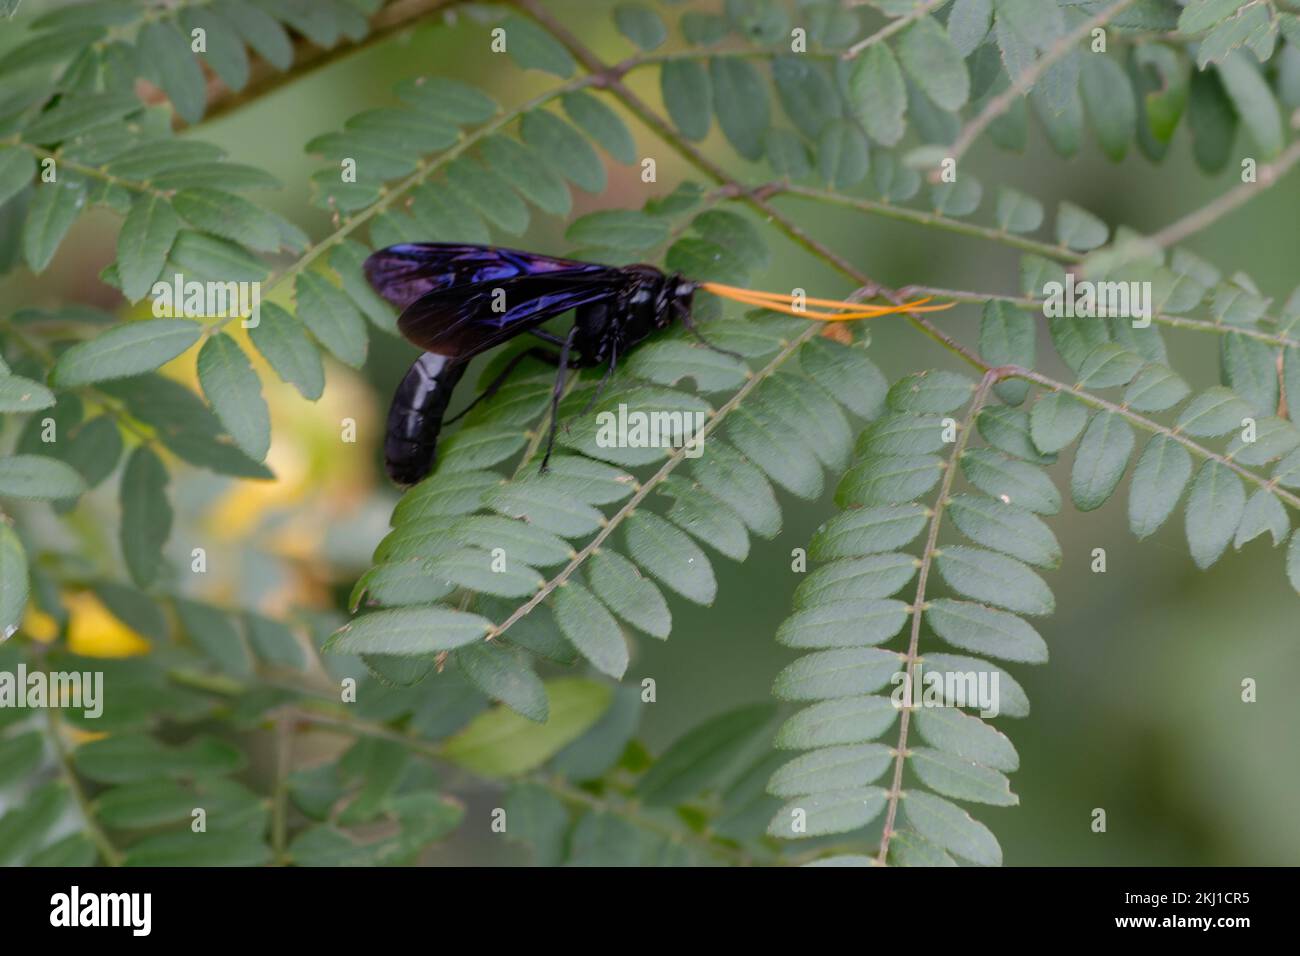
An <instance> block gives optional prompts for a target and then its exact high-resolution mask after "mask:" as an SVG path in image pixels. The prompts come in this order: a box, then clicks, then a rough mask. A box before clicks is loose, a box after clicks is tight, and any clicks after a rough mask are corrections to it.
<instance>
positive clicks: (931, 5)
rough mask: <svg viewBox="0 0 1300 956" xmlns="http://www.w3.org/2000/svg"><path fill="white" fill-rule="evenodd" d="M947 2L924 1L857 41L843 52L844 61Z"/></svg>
mask: <svg viewBox="0 0 1300 956" xmlns="http://www.w3.org/2000/svg"><path fill="white" fill-rule="evenodd" d="M947 2H948V0H925V2H924V3H922V4H920V5H918V6H917V7H916V9H914V10H912V11H911V12H909V13H908V14H907V15H906V16H902V17H899V18H898V19H897V20H893V21H891V22H890V23H888V24H887V25H885V26H883V27H881V28H880V29H879V30H877V31H876V32H875V33H873V34H871V36H869V37H866V38H865V39H862V40H859V41H858V42H857V43H855V44H853V46H851V47H849V48H848V49H847V50H845V51H844V59H846V60H851V59H853V58H854V57H855V56H857V55H858V54H859V53H861V52H862V51H863V50H865V49H867V47H870V46H874V45H875V44H877V43H880V42H881V41H883V40H888V39H889V38H890V37H892V36H893V35H894V34H895V33H898V32H899V31H900V30H902V29H904V28H906V27H909V26H911V25H912V24H913V23H915V22H916V21H917V20H920V19H921V18H922V17H924V16H927V15H928V14H929V13H930V11H931V10H934V9H935V8H936V7H941V6H943V5H944V4H945V3H947Z"/></svg>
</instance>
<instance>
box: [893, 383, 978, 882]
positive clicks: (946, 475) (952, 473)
mask: <svg viewBox="0 0 1300 956" xmlns="http://www.w3.org/2000/svg"><path fill="white" fill-rule="evenodd" d="M998 377H999V373H998V370H997V369H990V370H989V371H987V372H985V373H984V377H983V378H982V379H980V383H979V387H978V388H976V389H975V394H974V397H973V398H972V399H971V405H970V411H969V412H967V413H966V421H965V422H964V423H963V425H962V428H961V432H960V434H959V435H958V437H957V441H955V442H954V443H953V446H952V452H951V453H950V454H949V456H948V462H947V464H946V465H945V467H944V470H943V481H942V482H941V483H940V485H939V492H938V494H937V495H936V497H935V502H934V510H933V511H932V512H931V513H930V532H929V534H928V535H927V537H926V540H925V550H924V551H923V552H922V553H921V568H920V571H919V572H918V575H917V579H916V599H915V600H914V601H913V602H912V609H911V613H912V632H911V636H910V637H909V638H908V642H907V656H906V657H905V658H904V660H906V662H907V679H906V681H904V683H903V688H904V690H905V691H906V692H907V701H906V702H905V703H904V705H903V707H902V708H900V709H901V711H902V713H900V714H899V717H898V746H897V747H896V748H895V749H894V777H893V782H892V783H891V784H890V787H889V791H888V797H887V801H888V802H887V803H886V809H885V826H884V829H883V830H882V831H881V833H880V851H879V853H878V854H877V856H876V865H877V866H884V865H885V863H886V860H887V859H888V857H889V841H890V840H891V839H892V838H893V835H894V821H895V819H896V817H897V814H898V801H899V798H900V797H901V796H902V793H903V766H904V765H905V764H906V762H907V734H908V730H909V728H910V726H911V717H912V704H911V701H912V681H913V680H914V679H915V674H916V662H917V660H918V657H917V650H918V649H919V647H920V644H921V616H922V614H923V612H924V611H925V595H926V590H925V589H926V585H927V584H928V583H929V579H930V568H931V567H932V566H933V565H934V556H935V553H936V550H937V549H938V546H939V527H940V525H941V524H942V523H943V513H944V510H945V508H946V507H947V503H948V499H949V496H950V495H951V494H952V485H953V481H954V479H955V477H956V475H957V463H958V462H959V461H960V460H961V456H962V452H964V451H965V450H966V443H967V442H968V441H969V439H970V435H971V432H973V431H974V430H975V419H976V417H977V416H978V415H979V413H980V409H982V408H983V407H984V402H985V400H986V399H987V398H988V393H989V389H990V388H991V387H992V386H993V383H994V382H995V381H997V379H998Z"/></svg>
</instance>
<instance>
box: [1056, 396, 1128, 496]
mask: <svg viewBox="0 0 1300 956" xmlns="http://www.w3.org/2000/svg"><path fill="white" fill-rule="evenodd" d="M1135 441H1136V437H1135V436H1134V434H1133V429H1132V427H1130V425H1129V424H1128V422H1126V421H1124V419H1123V418H1121V417H1120V416H1119V415H1115V414H1112V413H1110V412H1098V413H1097V414H1096V415H1094V416H1093V417H1092V421H1091V422H1089V423H1088V428H1087V431H1085V432H1084V433H1083V440H1082V441H1080V442H1079V450H1078V452H1077V453H1076V454H1075V457H1074V470H1073V471H1072V472H1071V475H1070V494H1071V496H1072V497H1073V499H1074V505H1075V507H1076V508H1078V509H1079V510H1080V511H1093V510H1095V509H1097V508H1100V507H1101V506H1102V505H1103V504H1105V503H1106V500H1107V499H1108V498H1110V496H1111V495H1112V494H1114V493H1115V488H1116V486H1118V485H1119V480H1120V479H1121V478H1122V477H1124V469H1125V468H1126V467H1127V466H1128V460H1129V456H1130V455H1132V454H1133V445H1134V443H1135Z"/></svg>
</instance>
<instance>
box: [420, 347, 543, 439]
mask: <svg viewBox="0 0 1300 956" xmlns="http://www.w3.org/2000/svg"><path fill="white" fill-rule="evenodd" d="M526 358H535V359H537V360H538V361H539V362H545V363H546V364H547V365H558V364H559V361H560V357H559V356H558V355H556V354H555V353H554V352H548V351H547V350H546V349H544V348H541V347H540V346H539V347H538V348H535V349H528V350H527V351H525V352H520V353H519V354H518V355H516V356H514V357H513V358H511V359H510V361H509V362H507V363H506V367H505V368H503V369H502V370H501V374H500V375H498V376H497V377H496V378H494V379H493V380H492V381H491V383H489V384H488V387H487V388H485V389H483V391H482V393H481V394H479V395H478V396H477V397H476V398H475V399H474V401H472V402H470V403H469V404H468V405H466V406H465V407H464V408H462V409H461V410H460V411H459V412H457V413H456V415H455V417H454V418H449V419H447V421H446V423H445V424H447V425H450V424H451V423H452V422H455V421H459V420H460V419H461V418H463V417H464V416H465V414H466V413H468V412H469V410H470V409H471V408H473V407H474V406H475V405H477V404H478V403H479V402H481V401H484V400H486V399H489V398H491V397H492V396H493V395H495V394H496V393H497V392H499V391H501V386H502V385H504V384H505V383H506V379H507V378H509V377H510V373H511V372H513V371H514V370H515V366H517V365H518V364H519V363H520V362H522V361H523V360H524V359H526Z"/></svg>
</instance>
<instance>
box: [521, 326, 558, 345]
mask: <svg viewBox="0 0 1300 956" xmlns="http://www.w3.org/2000/svg"><path fill="white" fill-rule="evenodd" d="M528 334H529V335H535V336H537V338H539V339H541V340H542V341H543V342H550V343H551V344H552V345H563V344H564V339H562V338H560V337H559V336H558V335H554V334H552V333H550V332H547V331H546V330H545V329H529V330H528Z"/></svg>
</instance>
